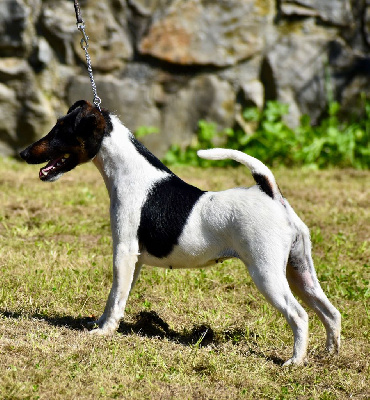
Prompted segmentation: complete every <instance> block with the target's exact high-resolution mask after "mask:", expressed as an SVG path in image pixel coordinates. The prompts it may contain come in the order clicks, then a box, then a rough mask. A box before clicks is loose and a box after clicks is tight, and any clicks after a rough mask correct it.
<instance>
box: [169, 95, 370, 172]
mask: <svg viewBox="0 0 370 400" xmlns="http://www.w3.org/2000/svg"><path fill="white" fill-rule="evenodd" d="M363 100H364V117H363V118H358V119H357V121H355V120H354V121H347V122H341V121H340V120H339V117H338V113H339V111H340V106H339V104H338V103H336V102H331V103H330V105H329V107H328V111H327V117H326V118H324V119H323V120H322V121H321V123H320V124H319V125H317V126H313V125H312V124H311V121H310V118H309V117H308V116H307V115H304V116H302V118H301V120H300V125H299V126H298V127H297V128H296V129H291V128H290V127H289V126H288V125H287V124H286V123H285V122H284V118H283V117H284V115H286V114H287V113H288V111H289V106H288V105H286V104H282V103H279V102H277V101H269V102H267V104H266V108H265V109H264V110H262V111H260V110H258V109H257V108H249V109H247V110H245V111H244V113H243V117H244V119H245V122H246V123H248V124H251V125H253V126H255V130H254V132H253V133H252V134H247V133H246V132H245V131H244V130H243V129H241V128H238V129H226V130H224V131H222V132H218V131H217V127H216V125H215V124H214V123H212V122H207V121H200V122H199V130H198V136H197V139H196V140H195V141H194V143H192V144H191V145H190V146H188V147H186V148H185V149H184V148H182V147H181V146H179V145H173V146H172V147H171V148H170V149H169V151H168V152H167V154H166V155H165V157H164V162H166V163H167V164H169V165H171V164H172V165H173V164H187V165H197V166H202V167H206V166H209V165H211V164H214V165H218V166H227V165H236V163H234V162H233V161H231V160H224V161H217V163H216V164H215V163H214V162H212V161H209V160H203V159H200V158H199V157H198V156H197V154H196V151H197V150H199V149H206V148H211V147H220V144H219V143H220V141H221V143H222V144H221V146H222V147H226V148H231V149H235V150H241V151H243V152H246V153H247V154H249V155H251V156H253V157H256V158H258V159H260V160H261V161H263V162H264V163H266V164H268V165H276V164H283V165H286V166H293V165H309V166H311V167H315V168H325V167H329V166H337V167H355V168H363V169H366V168H369V163H370V148H369V137H370V101H366V100H365V99H363ZM215 142H217V146H215Z"/></svg>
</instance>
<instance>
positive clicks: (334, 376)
mask: <svg viewBox="0 0 370 400" xmlns="http://www.w3.org/2000/svg"><path fill="white" fill-rule="evenodd" d="M176 172H177V173H178V174H179V175H180V176H181V177H182V178H184V179H185V180H187V181H190V182H191V183H193V184H195V185H198V186H200V187H201V188H207V189H211V190H220V189H224V188H228V187H232V186H235V185H239V186H240V185H242V186H243V185H244V186H245V185H250V184H252V183H253V181H252V179H251V177H250V176H249V174H248V172H247V171H246V169H245V168H238V169H208V170H200V169H194V168H183V169H177V170H176ZM274 172H275V174H276V177H277V181H278V183H279V185H280V187H281V189H282V191H283V193H284V194H285V195H286V196H287V198H288V199H289V201H290V203H291V204H292V205H293V207H294V208H295V210H296V211H297V213H298V214H299V215H300V216H301V217H302V218H303V220H304V221H305V222H306V223H307V225H308V226H309V227H310V228H311V232H312V240H313V246H314V251H313V254H314V261H315V263H316V268H317V272H318V276H319V279H320V280H321V282H322V285H323V287H324V289H325V291H326V292H327V294H328V296H329V298H330V299H331V301H332V302H333V304H334V305H335V306H336V307H337V308H338V309H339V310H340V311H341V312H342V315H343V341H342V350H341V354H340V356H339V357H329V356H327V355H326V354H325V352H324V342H325V332H324V329H323V327H322V325H321V324H320V323H319V321H318V320H317V318H316V317H314V316H313V315H312V313H310V344H309V363H308V365H306V366H303V367H298V368H294V367H292V368H281V363H282V361H283V359H286V358H288V357H290V353H291V350H292V344H293V337H292V333H291V331H290V329H289V328H288V326H287V324H286V322H285V320H284V318H283V317H281V316H280V315H279V314H277V312H276V311H275V310H274V309H272V308H271V307H270V306H269V305H268V304H267V303H266V301H265V300H264V299H263V298H262V296H261V295H260V294H259V292H258V291H257V290H256V288H255V287H254V285H253V283H252V281H251V279H250V277H249V276H248V274H247V272H246V270H245V268H244V266H243V265H242V264H241V263H240V262H238V261H235V260H233V261H227V262H225V263H224V264H223V265H220V266H217V267H212V268H208V269H202V270H184V271H167V270H162V269H156V268H149V267H147V268H144V270H143V273H142V275H141V278H140V280H139V282H138V284H137V286H136V287H135V290H134V292H133V294H132V296H131V297H130V299H129V302H128V306H127V310H126V318H125V322H122V323H121V325H120V328H119V331H118V333H117V334H116V335H114V336H113V337H110V338H97V337H91V336H89V335H88V334H87V331H86V322H87V321H88V320H89V319H91V317H92V316H98V315H99V314H100V313H101V312H102V310H103V308H104V305H105V301H106V297H107V295H108V292H109V289H110V284H111V252H112V250H111V239H110V228H109V215H108V197H107V194H106V190H105V187H104V184H103V181H102V179H101V178H100V176H99V174H98V172H97V171H96V170H95V168H94V167H93V166H92V165H85V166H82V167H79V168H78V169H76V170H75V171H73V172H71V173H69V174H67V175H66V176H65V177H63V178H62V179H61V180H60V181H58V182H56V183H53V184H45V183H42V182H40V181H39V180H38V178H37V167H32V166H28V165H25V164H22V163H17V162H15V161H12V160H10V159H3V160H0V204H1V208H0V272H1V286H0V356H1V363H0V398H4V399H5V398H6V399H25V398H28V399H65V398H70V399H72V398H76V399H77V398H78V399H93V398H124V399H215V398H218V399H244V398H245V399H249V398H254V399H262V398H266V399H296V398H298V399H347V398H350V397H351V398H356V399H365V398H369V394H370V393H369V391H368V389H367V384H368V367H369V362H368V356H369V320H368V314H367V312H368V303H367V300H368V294H369V291H368V279H369V267H368V260H369V250H368V243H367V240H368V238H369V231H370V228H369V226H370V224H369V187H370V174H369V172H362V171H354V170H327V171H310V170H298V169H291V170H288V169H277V170H275V171H274Z"/></svg>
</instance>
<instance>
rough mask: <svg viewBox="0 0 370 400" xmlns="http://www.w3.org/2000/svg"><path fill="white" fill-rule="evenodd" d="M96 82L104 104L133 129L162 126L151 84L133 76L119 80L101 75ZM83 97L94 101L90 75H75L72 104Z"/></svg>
mask: <svg viewBox="0 0 370 400" xmlns="http://www.w3.org/2000/svg"><path fill="white" fill-rule="evenodd" d="M95 81H96V86H97V90H98V95H99V97H100V98H101V99H102V104H101V106H102V107H105V108H108V109H109V110H111V111H113V112H115V113H116V114H117V115H118V116H119V117H120V118H121V120H122V122H123V123H124V124H125V125H126V126H127V127H128V128H129V129H130V130H131V131H132V132H135V131H136V129H137V128H138V127H140V126H148V125H150V126H157V127H158V126H160V114H159V111H158V109H157V107H156V105H155V101H154V99H153V93H152V88H151V87H150V86H149V87H148V86H147V85H146V84H141V83H140V82H137V81H136V80H134V79H131V78H124V79H122V80H118V79H116V78H113V77H101V76H97V77H96V79H95ZM80 99H87V100H89V101H92V92H91V85H90V81H89V79H88V78H87V77H81V76H78V77H75V78H73V79H72V81H71V85H70V86H69V93H68V101H69V103H70V104H72V103H74V102H75V101H77V100H80Z"/></svg>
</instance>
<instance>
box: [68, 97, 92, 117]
mask: <svg viewBox="0 0 370 400" xmlns="http://www.w3.org/2000/svg"><path fill="white" fill-rule="evenodd" d="M86 105H91V104H90V103H89V102H88V101H86V100H78V101H76V102H75V103H74V104H73V105H72V106H71V107H70V108H69V110H68V112H67V114H69V113H71V112H72V111H73V110H75V109H76V108H79V107H83V106H86Z"/></svg>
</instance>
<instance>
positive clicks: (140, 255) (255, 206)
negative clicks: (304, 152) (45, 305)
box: [20, 100, 341, 365]
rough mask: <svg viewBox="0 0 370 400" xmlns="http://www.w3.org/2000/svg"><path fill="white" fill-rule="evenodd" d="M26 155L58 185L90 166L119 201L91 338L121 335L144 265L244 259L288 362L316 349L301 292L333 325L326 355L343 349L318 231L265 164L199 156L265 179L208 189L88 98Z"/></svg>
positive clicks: (241, 157) (217, 152)
mask: <svg viewBox="0 0 370 400" xmlns="http://www.w3.org/2000/svg"><path fill="white" fill-rule="evenodd" d="M20 155H21V157H22V158H23V159H24V160H26V161H27V162H28V163H30V164H39V163H44V162H48V164H47V165H46V166H45V167H43V168H41V169H40V173H39V177H40V179H41V180H42V181H48V182H52V181H55V180H57V179H58V178H60V177H61V176H62V175H63V174H64V173H65V172H67V171H70V170H72V169H73V168H75V167H76V166H77V165H79V164H82V163H85V162H87V161H90V160H92V161H93V163H94V164H95V166H96V167H97V168H98V170H99V171H100V173H101V175H102V176H103V179H104V182H105V185H106V187H107V189H108V192H109V196H110V221H111V229H112V237H113V284H112V288H111V291H110V294H109V296H108V300H107V303H106V306H105V310H104V312H103V314H102V316H101V317H100V318H99V319H98V320H97V321H96V324H97V325H98V328H97V329H94V330H92V331H91V333H95V334H99V335H108V334H112V333H113V332H114V331H115V330H116V329H117V327H118V324H119V321H120V320H121V318H122V317H123V315H124V310H125V306H126V301H127V298H128V296H129V293H130V291H131V290H132V288H133V286H134V284H135V282H136V281H137V279H138V276H139V273H140V269H141V266H142V264H147V265H152V266H158V267H165V268H192V267H203V266H206V265H211V264H215V263H217V262H218V261H221V260H225V259H228V258H239V259H240V260H242V261H243V262H244V264H245V265H246V266H247V268H248V270H249V273H250V275H251V277H252V279H253V281H254V282H255V284H256V286H257V288H258V289H259V290H260V291H261V293H262V294H263V295H264V296H265V297H266V299H267V300H268V301H269V302H270V303H271V304H272V305H273V306H274V307H275V308H276V309H277V310H279V311H280V312H281V313H282V314H283V315H284V317H285V318H286V320H287V322H288V324H289V325H290V327H291V328H292V330H293V333H294V347H293V356H292V357H291V358H290V359H289V360H288V361H286V362H285V364H284V365H289V364H300V363H302V362H304V360H305V358H306V353H307V343H308V315H307V313H306V311H305V310H304V309H303V308H302V306H301V305H300V304H299V303H298V301H297V300H296V299H295V297H294V296H293V294H292V291H293V292H295V294H297V295H298V296H299V297H300V298H301V299H302V300H303V302H304V303H305V304H306V305H307V306H309V307H310V308H312V309H313V310H314V311H315V312H316V314H317V315H318V317H319V318H320V320H321V321H322V323H323V324H324V326H325V329H326V334H327V339H326V347H327V350H329V351H330V352H331V351H333V350H335V351H336V352H338V351H339V345H340V326H341V316H340V313H339V312H338V310H337V309H336V308H335V307H334V306H333V305H332V304H331V303H330V301H329V300H328V298H327V297H326V295H325V294H324V292H323V290H322V289H321V287H320V284H319V281H318V279H317V277H316V273H315V269H314V265H313V261H312V258H311V242H310V235H309V230H308V228H307V227H306V225H305V224H304V223H303V222H302V221H301V220H300V218H299V217H298V216H297V215H296V213H295V212H294V211H293V209H292V207H291V206H290V205H289V203H288V201H287V200H286V199H285V198H284V197H283V196H282V194H281V192H280V190H279V187H278V185H277V184H276V181H275V178H274V176H273V174H272V172H271V171H270V170H269V169H268V168H267V167H266V166H265V165H264V164H263V163H262V162H260V161H259V160H257V159H255V158H253V157H250V156H248V155H246V154H244V153H242V152H239V151H236V150H227V149H210V150H201V151H198V155H199V156H200V157H202V158H205V159H209V160H223V159H226V158H229V159H233V160H235V161H238V162H240V163H242V164H244V165H245V166H246V167H247V168H249V170H250V171H251V173H252V175H253V178H254V179H255V181H256V183H257V185H255V186H252V187H250V188H234V189H229V190H225V191H221V192H206V191H202V190H200V189H198V188H196V187H194V186H191V185H189V184H188V183H185V182H184V181H182V180H181V179H180V178H179V177H178V176H176V175H175V174H174V173H173V172H172V171H170V170H169V169H168V168H167V167H166V166H165V165H163V164H162V163H161V162H160V161H159V160H158V159H157V158H156V157H155V156H154V155H153V154H152V153H150V152H149V150H147V149H146V148H145V147H144V146H143V145H142V144H141V143H139V142H138V141H137V140H136V139H135V137H134V136H133V135H132V134H131V133H130V131H129V130H128V129H127V128H126V127H125V126H124V125H123V124H122V122H121V121H120V120H119V119H118V117H117V116H115V115H113V114H112V113H110V112H109V111H107V110H104V109H103V110H102V112H99V110H98V109H97V108H96V107H94V106H93V105H92V104H91V103H89V102H87V101H84V100H80V101H78V102H76V103H75V104H74V105H73V106H72V107H71V108H70V109H69V110H68V113H67V115H65V116H64V117H62V118H59V119H58V121H57V123H56V125H55V126H54V127H53V129H52V130H51V131H50V133H48V134H47V135H46V136H45V137H44V138H42V139H40V140H39V141H37V142H35V143H34V144H32V145H30V146H29V147H28V148H26V149H25V150H24V151H22V152H21V154H20Z"/></svg>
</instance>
